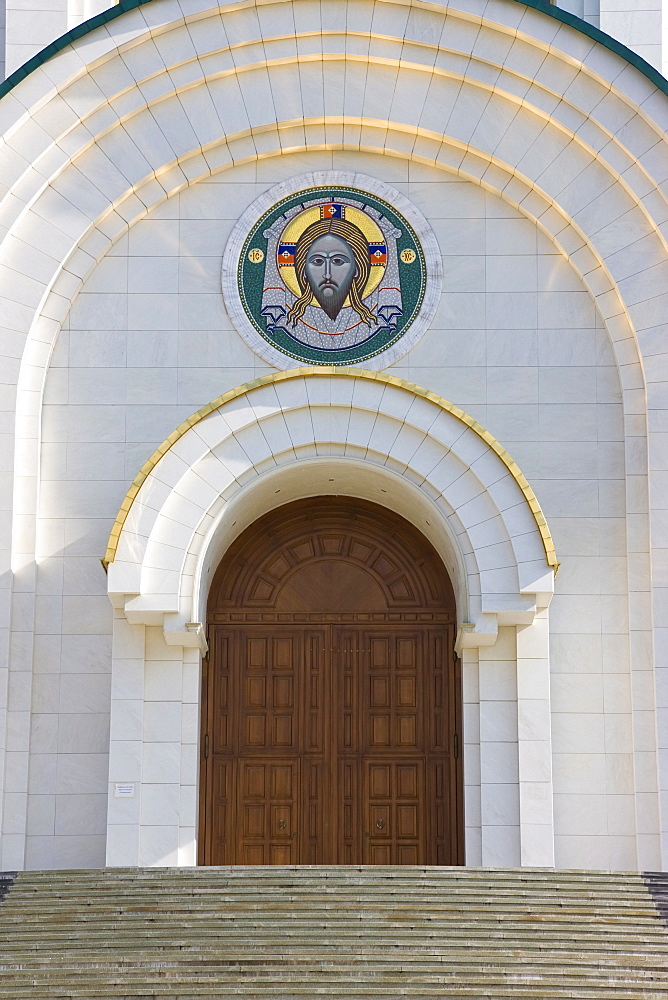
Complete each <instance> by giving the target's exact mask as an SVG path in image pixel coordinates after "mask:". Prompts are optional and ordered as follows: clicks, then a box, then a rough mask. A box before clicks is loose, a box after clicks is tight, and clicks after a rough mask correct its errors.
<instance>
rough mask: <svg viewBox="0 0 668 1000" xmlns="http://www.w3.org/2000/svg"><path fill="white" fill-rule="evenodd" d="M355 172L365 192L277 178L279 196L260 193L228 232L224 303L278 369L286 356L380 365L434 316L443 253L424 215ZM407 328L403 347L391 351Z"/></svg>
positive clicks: (327, 362) (242, 330)
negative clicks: (281, 182) (436, 249)
mask: <svg viewBox="0 0 668 1000" xmlns="http://www.w3.org/2000/svg"><path fill="white" fill-rule="evenodd" d="M322 176H323V175H310V178H309V179H311V178H313V179H318V180H320V178H321V177H322ZM326 176H327V175H324V177H326ZM330 176H331V175H330ZM335 176H336V179H337V180H340V179H341V175H340V174H338V175H335ZM353 176H354V179H355V181H359V180H366V181H368V182H369V187H370V188H372V190H368V189H364V188H362V187H358V186H357V185H356V184H355V185H351V184H345V183H336V182H334V183H328V184H312V185H310V186H307V187H303V188H301V189H300V188H297V187H296V185H295V186H293V187H292V191H291V192H290V193H288V194H287V195H286V193H285V191H286V187H287V188H288V189H289V187H290V186H291V185H285V184H284V185H279V186H278V188H279V189H280V191H281V194H282V197H278V198H276V199H274V200H272V198H271V195H272V193H274V192H275V193H276V194H278V190H276V189H274V192H267V194H266V195H264V196H262V197H261V198H259V199H258V201H257V202H256V203H255V204H254V205H252V206H251V207H250V209H248V210H247V211H246V212H245V213H244V216H243V217H242V219H240V220H239V223H238V224H237V226H236V227H235V230H234V231H233V235H232V236H231V237H230V243H229V244H228V247H227V249H226V252H225V260H224V263H223V290H224V293H225V297H226V302H227V306H228V311H229V313H230V316H231V317H232V319H233V321H234V323H235V326H236V327H237V329H238V330H239V332H240V333H242V335H243V336H244V337H245V338H246V340H247V341H248V342H249V343H250V344H251V346H252V347H253V348H254V350H256V351H257V352H258V353H259V354H261V355H262V356H263V357H265V358H266V359H267V360H269V361H271V362H272V363H273V364H276V365H277V366H279V367H283V366H284V365H285V361H288V360H289V359H295V360H297V361H299V362H301V363H303V364H309V365H314V364H315V365H357V364H364V363H366V362H368V361H369V360H370V359H377V360H376V361H375V363H374V364H373V365H371V367H374V368H378V367H381V366H382V364H383V363H384V364H389V363H391V362H392V360H395V358H396V356H398V355H399V354H402V353H404V350H408V349H409V347H410V346H411V344H412V343H413V342H415V339H416V337H417V336H419V335H420V334H421V332H423V330H424V327H425V323H427V322H429V320H430V319H431V317H432V315H433V311H434V308H435V297H437V296H438V294H440V255H439V254H438V253H436V254H435V253H434V247H435V246H436V243H435V238H434V237H433V234H432V233H431V230H430V229H429V227H428V225H427V223H426V222H425V220H424V219H423V218H422V216H421V215H420V214H419V213H417V212H416V210H415V209H414V208H413V206H411V205H410V203H408V202H407V201H406V199H405V198H402V196H401V195H399V194H398V193H396V197H393V196H392V195H393V194H394V192H392V189H391V188H388V186H387V185H383V184H381V183H380V182H377V181H374V180H373V179H372V178H363V177H361V176H360V175H353ZM324 177H323V179H324ZM301 179H302V180H304V179H306V178H301ZM298 180H300V178H296V179H295V181H298ZM365 187H366V185H365ZM378 189H380V191H381V192H382V194H379V193H378ZM388 194H389V195H390V197H383V196H382V195H388ZM397 203H400V204H397ZM407 214H408V215H409V218H406V215H407ZM425 238H426V242H427V249H428V253H427V254H425V248H424V242H425ZM435 257H437V258H438V260H437V261H436V262H435V263H434V258H435ZM428 258H430V259H431V261H432V263H431V267H430V263H429V259H428ZM232 269H234V280H233V273H232ZM430 284H431V294H430V295H429V296H428V297H429V299H430V305H429V308H428V309H427V310H426V314H425V309H424V305H425V292H426V290H427V289H428V288H429V286H430ZM421 313H422V314H424V315H422V316H421V323H420V324H418V326H421V328H422V329H420V330H418V327H417V326H415V327H414V324H415V322H416V320H417V318H418V316H420V314H421ZM409 330H411V334H412V335H411V337H409V338H408V339H407V341H406V345H405V348H404V347H403V346H402V348H401V349H400V350H399V351H397V350H393V351H391V353H390V354H388V353H387V352H388V350H390V349H392V348H393V346H394V345H397V344H398V343H399V341H401V340H402V338H404V337H405V335H406V333H407V332H408V331H409ZM381 356H382V357H381ZM283 358H285V361H282V359H283Z"/></svg>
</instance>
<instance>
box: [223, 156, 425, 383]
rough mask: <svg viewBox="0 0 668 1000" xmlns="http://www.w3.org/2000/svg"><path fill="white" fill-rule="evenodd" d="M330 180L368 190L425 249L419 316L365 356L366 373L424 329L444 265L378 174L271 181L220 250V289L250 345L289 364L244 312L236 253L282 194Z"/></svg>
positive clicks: (417, 218)
mask: <svg viewBox="0 0 668 1000" xmlns="http://www.w3.org/2000/svg"><path fill="white" fill-rule="evenodd" d="M335 184H337V185H342V186H345V187H350V188H357V189H359V190H360V191H361V192H364V191H367V192H368V193H369V194H372V195H375V196H376V197H377V198H380V199H382V200H383V201H385V202H387V203H388V204H389V205H392V206H393V207H394V208H395V209H396V210H397V212H399V213H400V214H401V215H403V216H404V218H405V219H406V221H407V222H408V223H409V224H410V225H411V226H412V227H413V230H414V231H415V234H416V236H417V238H418V240H419V242H420V244H421V246H422V251H423V253H424V260H425V291H424V297H423V300H422V304H421V306H420V311H419V313H418V315H417V316H416V317H415V319H414V320H413V322H412V323H411V325H410V327H409V328H408V329H407V330H406V332H405V333H404V334H402V336H401V337H399V339H398V340H396V341H395V343H394V344H392V345H391V346H390V347H388V348H386V349H385V350H383V351H380V352H379V353H378V354H375V355H374V356H373V357H372V358H367V359H365V361H364V362H363V367H364V368H368V369H370V370H371V371H380V369H382V368H387V367H388V366H389V365H392V364H394V363H395V362H396V361H398V360H399V359H400V358H402V357H403V356H404V355H405V354H406V353H407V352H408V351H410V349H411V348H412V347H414V346H415V345H416V344H417V342H418V341H419V339H420V337H422V336H423V334H424V333H426V331H427V330H428V329H429V326H430V325H431V322H432V320H433V318H434V316H435V314H436V310H437V308H438V304H439V301H440V296H441V286H442V283H443V263H442V259H441V252H440V249H439V246H438V241H437V240H436V236H435V235H434V232H433V230H432V228H431V226H430V225H429V223H428V222H427V220H426V219H425V217H424V216H423V215H422V213H421V212H420V211H418V209H417V208H416V207H415V205H413V204H412V203H411V202H410V201H409V200H408V198H406V197H405V196H404V195H402V194H401V193H400V192H399V191H397V190H396V189H395V188H393V187H392V186H391V185H390V184H387V183H386V182H385V181H381V180H379V179H378V178H377V177H369V176H368V175H367V174H360V173H354V172H352V171H349V170H319V171H314V172H313V173H309V174H298V175H296V176H295V177H291V178H290V179H289V180H285V181H281V182H280V184H276V185H274V187H272V188H270V189H269V190H268V191H265V192H264V193H263V194H261V195H260V196H259V198H257V199H256V200H255V201H254V202H253V204H252V205H249V207H248V208H247V209H246V211H245V212H244V213H243V215H242V216H241V217H240V219H239V221H238V222H237V223H236V225H235V226H234V228H233V230H232V232H231V233H230V237H229V240H228V241H227V245H226V247H225V252H224V254H223V266H222V275H221V277H222V287H223V295H224V297H225V305H226V307H227V311H228V313H229V316H230V319H231V320H232V322H233V323H234V325H235V327H236V329H237V330H238V331H239V333H240V334H241V336H242V337H243V338H244V340H245V341H246V343H247V344H248V345H249V347H251V348H252V350H254V351H255V352H256V354H259V356H260V357H261V358H263V359H264V360H265V361H268V362H269V364H271V365H273V366H274V367H275V368H279V369H282V368H293V367H294V364H295V359H294V358H291V357H290V356H289V355H287V354H283V352H282V351H279V350H278V348H276V347H273V346H272V345H271V344H270V343H269V342H268V341H267V340H265V338H264V337H263V336H262V335H261V334H260V333H258V331H257V330H256V329H255V327H254V325H253V324H252V323H251V321H250V319H249V318H248V316H247V315H246V310H245V309H244V307H243V305H242V303H241V297H240V295H239V286H238V270H239V259H240V256H241V251H242V249H243V246H244V243H245V241H246V237H247V236H248V233H249V232H250V231H251V229H252V227H253V226H254V225H255V223H256V222H257V220H258V219H259V218H260V217H261V216H262V215H263V214H264V213H265V212H266V211H268V210H269V209H270V208H272V207H273V206H274V205H276V204H277V203H278V202H279V201H281V200H282V199H283V198H289V197H290V195H293V194H297V193H298V192H299V191H304V190H306V189H308V188H314V187H315V188H317V187H323V188H324V187H327V186H333V185H335Z"/></svg>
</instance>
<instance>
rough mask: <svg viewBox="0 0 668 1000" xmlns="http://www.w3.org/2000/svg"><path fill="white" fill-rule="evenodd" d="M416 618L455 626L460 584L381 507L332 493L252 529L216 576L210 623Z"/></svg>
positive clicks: (273, 514) (282, 510) (421, 540)
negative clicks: (442, 620) (436, 619)
mask: <svg viewBox="0 0 668 1000" xmlns="http://www.w3.org/2000/svg"><path fill="white" fill-rule="evenodd" d="M416 612H417V613H422V614H423V615H426V616H427V618H428V619H429V620H433V617H434V615H435V614H438V615H439V617H441V616H443V615H445V617H448V616H449V618H451V619H452V620H453V621H454V616H455V598H454V593H453V589H452V585H451V583H450V580H449V578H448V575H447V573H446V570H445V567H444V566H443V563H442V562H441V560H440V558H439V556H438V554H437V553H436V551H435V550H434V548H433V546H432V545H431V544H430V542H429V541H428V540H427V539H426V538H425V537H424V536H423V535H422V534H421V533H420V532H419V531H418V530H417V529H416V528H415V526H414V525H412V524H410V523H409V522H408V521H406V520H405V519H404V518H402V517H400V516H399V515H397V514H395V513H393V512H392V511H389V510H387V509H386V508H384V507H381V506H379V505H377V504H373V503H369V502H368V501H365V500H359V499H352V498H350V497H336V496H322V497H309V498H307V499H304V500H298V501H295V502H293V503H289V504H286V505H285V506H283V507H279V508H277V509H275V510H273V511H270V512H269V513H268V514H265V515H264V516H263V517H261V518H259V519H258V520H257V521H255V523H254V524H252V525H251V526H250V527H249V528H247V529H246V530H245V531H244V532H243V534H242V535H241V536H240V537H239V538H238V539H237V540H236V542H234V544H233V545H232V546H231V548H230V549H229V550H228V552H227V553H226V555H225V557H224V559H223V561H222V562H221V564H220V566H219V567H218V570H217V572H216V574H215V577H214V579H213V583H212V585H211V591H210V596H209V610H208V618H209V621H211V622H215V621H229V620H239V619H240V618H241V617H243V618H244V619H248V618H251V619H252V620H273V619H275V617H276V616H279V617H280V618H281V619H283V620H292V619H294V618H300V619H303V618H304V616H306V617H311V616H313V617H314V618H315V617H318V618H320V619H321V620H322V619H323V618H324V619H327V617H328V616H333V617H334V618H336V619H338V617H339V616H341V615H344V616H345V617H346V620H347V619H348V618H349V617H351V616H352V617H356V616H359V615H362V616H363V617H366V618H368V617H369V616H371V617H373V616H374V615H382V616H383V619H385V617H386V615H387V614H388V613H390V614H392V615H394V616H397V617H399V616H401V615H403V614H405V613H408V614H411V615H412V618H413V619H414V618H415V613H416ZM439 613H440V614H439Z"/></svg>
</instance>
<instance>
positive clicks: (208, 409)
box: [102, 366, 559, 573]
mask: <svg viewBox="0 0 668 1000" xmlns="http://www.w3.org/2000/svg"><path fill="white" fill-rule="evenodd" d="M311 375H319V376H322V375H326V376H328V377H330V378H335V377H337V376H345V377H347V378H359V379H366V380H368V381H370V382H382V383H383V384H385V385H394V386H397V388H399V389H405V390H406V391H407V392H410V393H412V395H414V396H422V397H423V398H424V399H428V400H429V401H430V402H432V403H435V404H436V405H437V406H439V407H440V408H441V409H442V410H445V411H446V412H447V413H450V414H452V416H453V417H455V418H456V419H457V420H460V421H461V422H462V423H463V424H465V425H466V426H467V427H470V429H471V430H472V431H473V432H474V433H475V434H477V435H478V437H479V438H481V439H482V440H483V441H484V442H485V444H486V445H488V446H489V447H490V448H491V449H492V451H493V452H495V454H497V455H498V456H499V458H500V459H501V461H502V462H503V464H504V465H505V466H506V468H507V469H508V471H509V472H510V474H511V476H512V477H513V479H514V480H515V482H516V483H517V485H518V486H519V488H520V489H521V491H522V493H523V494H524V499H525V500H526V502H527V503H528V505H529V509H530V510H531V513H532V515H533V518H534V521H535V522H536V527H537V528H538V531H539V532H540V537H541V539H542V541H543V547H544V548H545V558H546V559H547V563H548V566H551V567H552V568H553V569H554V571H555V573H556V571H557V570H558V568H559V562H558V560H557V554H556V551H555V548H554V542H553V541H552V535H551V534H550V529H549V527H548V525H547V521H546V520H545V515H544V514H543V511H542V510H541V507H540V504H539V503H538V500H537V498H536V494H535V493H534V491H533V490H532V489H531V487H530V486H529V483H528V482H527V479H526V478H525V476H524V474H523V473H522V470H521V469H520V467H519V466H518V464H517V462H515V461H513V459H512V458H511V456H510V455H509V454H508V452H507V451H506V449H505V448H503V447H502V445H500V444H499V442H498V441H497V440H496V438H495V437H494V435H493V434H490V432H489V431H488V430H486V429H485V428H484V427H483V426H482V424H479V423H478V421H477V420H474V419H473V417H470V416H469V415H468V413H465V412H464V410H461V409H460V408H459V407H458V406H455V404H454V403H450V402H449V401H448V400H447V399H444V398H443V397H442V396H439V395H438V394H437V393H435V392H430V391H429V389H424V388H422V386H419V385H415V383H414V382H408V381H407V380H406V379H403V378H398V377H397V376H396V375H388V374H386V373H385V372H372V371H367V370H366V369H365V368H334V367H329V366H322V367H316V366H311V367H307V368H289V369H288V370H286V371H280V372H274V373H272V374H271V375H263V376H262V377H261V378H256V379H253V380H252V381H250V382H244V384H243V385H238V386H237V387H236V388H235V389H229V390H228V392H224V393H223V394H222V396H218V397H217V398H216V399H214V400H212V401H211V402H210V403H207V404H206V406H203V407H202V408H201V409H199V410H197V412H196V413H193V414H192V416H190V417H188V418H187V419H186V420H184V421H183V423H181V424H179V426H178V427H177V428H176V430H173V431H172V433H171V434H170V435H169V437H168V438H165V440H164V441H163V442H162V444H161V445H160V446H159V447H158V448H156V450H155V451H154V452H153V454H152V455H151V457H150V458H149V460H148V461H147V462H145V463H144V465H142V467H141V469H140V470H139V472H138V474H137V475H136V476H135V478H134V480H133V481H132V485H131V487H130V489H129V490H128V492H127V493H126V494H125V499H124V500H123V503H122V504H121V506H120V509H119V511H118V514H117V516H116V520H115V521H114V525H113V527H112V529H111V533H110V535H109V543H108V545H107V551H106V553H105V555H104V558H103V559H102V565H103V566H104V567H105V569H106V567H107V566H108V565H109V563H111V562H113V561H114V559H115V557H116V550H117V548H118V541H119V538H120V535H121V531H122V529H123V525H124V524H125V520H126V518H127V516H128V514H129V513H130V509H131V507H132V504H133V503H134V501H135V497H136V496H137V494H138V493H139V490H140V489H141V487H142V485H143V484H144V482H145V481H146V479H147V478H148V476H149V475H150V474H151V472H152V470H153V469H154V468H155V466H156V465H157V464H158V462H159V461H160V459H161V458H162V457H163V455H165V454H166V453H167V452H168V451H169V449H170V448H171V447H172V445H174V444H176V442H177V441H178V440H179V438H181V437H183V435H184V434H185V433H186V431H188V430H190V428H191V427H194V426H195V425H196V424H198V423H199V422H200V420H204V418H205V417H208V416H209V414H210V413H213V412H214V410H218V409H220V407H221V406H224V405H225V403H229V402H230V401H231V400H233V399H238V398H239V396H245V395H246V394H247V393H249V392H251V391H252V390H253V389H257V388H259V387H260V386H262V385H270V384H272V383H274V382H287V381H290V380H291V379H295V378H308V377H309V376H311Z"/></svg>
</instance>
